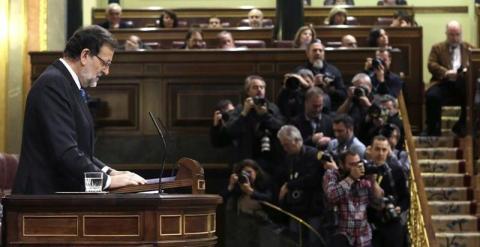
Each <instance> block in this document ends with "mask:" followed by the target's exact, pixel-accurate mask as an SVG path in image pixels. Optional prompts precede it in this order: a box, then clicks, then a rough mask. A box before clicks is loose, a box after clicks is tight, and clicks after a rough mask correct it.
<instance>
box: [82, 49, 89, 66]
mask: <svg viewBox="0 0 480 247" xmlns="http://www.w3.org/2000/svg"><path fill="white" fill-rule="evenodd" d="M88 56H90V50H89V49H88V48H84V49H83V50H82V52H80V63H81V64H82V65H83V66H85V65H86V64H87V59H88Z"/></svg>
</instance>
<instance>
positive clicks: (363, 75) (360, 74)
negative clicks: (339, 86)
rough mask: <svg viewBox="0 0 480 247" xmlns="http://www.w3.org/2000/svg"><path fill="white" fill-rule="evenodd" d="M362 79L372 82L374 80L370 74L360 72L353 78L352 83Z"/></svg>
mask: <svg viewBox="0 0 480 247" xmlns="http://www.w3.org/2000/svg"><path fill="white" fill-rule="evenodd" d="M360 80H367V81H369V82H370V83H372V80H371V79H370V76H368V75H367V74H365V73H358V74H356V75H355V76H354V77H353V78H352V83H353V82H356V81H360Z"/></svg>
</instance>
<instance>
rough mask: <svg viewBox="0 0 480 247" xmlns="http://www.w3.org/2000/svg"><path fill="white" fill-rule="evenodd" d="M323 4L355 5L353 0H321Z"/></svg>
mask: <svg viewBox="0 0 480 247" xmlns="http://www.w3.org/2000/svg"><path fill="white" fill-rule="evenodd" d="M323 5H324V6H329V5H355V1H354V0H325V1H323Z"/></svg>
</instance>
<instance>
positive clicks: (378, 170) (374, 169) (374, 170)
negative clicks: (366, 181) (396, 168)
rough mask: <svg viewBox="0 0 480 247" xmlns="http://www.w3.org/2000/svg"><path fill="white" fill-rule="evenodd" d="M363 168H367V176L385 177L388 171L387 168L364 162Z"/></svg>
mask: <svg viewBox="0 0 480 247" xmlns="http://www.w3.org/2000/svg"><path fill="white" fill-rule="evenodd" d="M361 162H362V163H363V166H364V167H365V175H371V174H378V175H383V174H385V172H386V171H387V166H385V165H382V166H377V165H375V164H373V162H370V161H367V160H362V161H361Z"/></svg>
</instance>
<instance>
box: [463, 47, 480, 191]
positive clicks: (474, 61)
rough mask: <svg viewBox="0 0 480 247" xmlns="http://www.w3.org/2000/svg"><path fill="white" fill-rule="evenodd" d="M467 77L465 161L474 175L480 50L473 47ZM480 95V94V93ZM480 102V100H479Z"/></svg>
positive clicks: (470, 172)
mask: <svg viewBox="0 0 480 247" xmlns="http://www.w3.org/2000/svg"><path fill="white" fill-rule="evenodd" d="M467 67H468V72H467V78H466V100H467V102H466V110H467V119H466V122H467V126H466V127H467V132H466V133H467V136H466V137H465V163H466V172H467V173H468V174H469V175H471V176H472V178H473V176H474V175H475V174H476V172H478V171H475V169H474V163H475V159H476V158H478V157H476V155H475V154H477V155H478V154H479V151H480V150H479V144H480V143H479V139H478V136H479V130H478V129H477V128H478V121H479V119H478V111H479V110H480V109H477V106H478V105H476V104H475V101H477V100H475V96H476V94H477V90H480V88H476V87H477V79H478V78H480V73H479V72H480V71H479V70H480V50H479V49H473V50H470V60H469V66H467ZM478 96H479V97H480V95H478ZM478 100H480V99H478ZM479 103H480V102H479ZM472 186H473V187H474V189H475V186H476V183H472Z"/></svg>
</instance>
